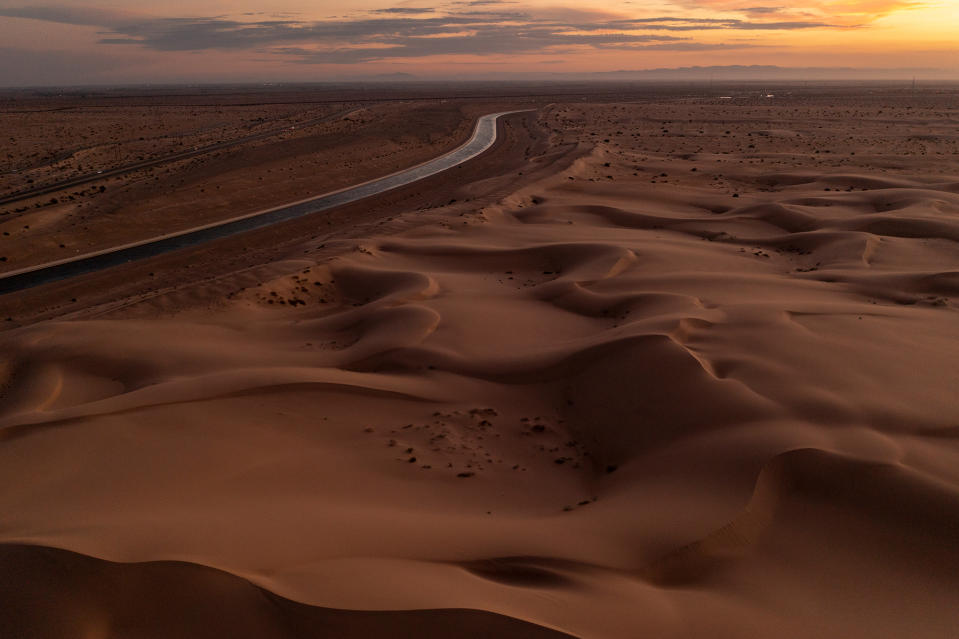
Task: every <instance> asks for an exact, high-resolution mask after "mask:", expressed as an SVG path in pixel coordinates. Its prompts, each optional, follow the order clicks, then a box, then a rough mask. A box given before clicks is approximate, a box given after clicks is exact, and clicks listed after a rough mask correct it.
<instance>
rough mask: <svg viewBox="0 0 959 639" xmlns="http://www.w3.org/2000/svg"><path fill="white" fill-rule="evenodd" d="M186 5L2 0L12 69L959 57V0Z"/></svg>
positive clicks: (193, 75) (315, 72) (225, 69)
mask: <svg viewBox="0 0 959 639" xmlns="http://www.w3.org/2000/svg"><path fill="white" fill-rule="evenodd" d="M184 4H185V3H184ZM173 5H174V3H170V2H164V3H155V2H145V1H128V2H122V3H120V2H94V1H87V0H64V1H62V2H60V3H57V4H33V3H26V2H24V1H23V0H20V1H19V2H11V1H9V0H0V36H3V41H4V42H5V43H7V44H5V45H0V46H2V47H3V48H2V49H0V61H3V62H0V83H2V84H6V85H17V84H25V83H26V82H24V80H29V79H30V78H31V77H35V78H37V80H38V81H37V82H35V83H36V84H42V83H44V82H61V83H62V82H65V81H66V80H67V79H68V78H69V79H72V80H75V81H74V82H70V83H71V84H82V83H84V82H90V83H97V82H108V81H111V80H113V81H131V80H132V79H133V77H137V78H140V79H141V80H142V81H145V82H151V81H155V82H162V81H175V80H186V81H189V80H194V79H196V80H203V79H207V80H209V79H213V78H215V77H217V76H221V77H222V79H223V80H229V81H236V80H243V79H247V80H251V81H258V80H261V79H265V78H270V79H275V80H310V79H315V80H322V79H333V78H336V79H346V78H349V77H351V76H355V77H366V76H370V75H376V74H389V73H396V72H402V73H410V74H415V75H418V76H423V77H431V76H437V77H443V76H449V75H460V74H461V73H463V72H466V73H467V74H469V73H479V74H482V73H483V72H489V71H491V70H494V69H496V68H497V67H498V66H501V65H503V64H504V62H508V63H509V66H510V71H512V72H514V73H536V72H538V71H540V72H549V73H556V72H560V71H568V72H589V71H612V70H616V69H643V68H653V67H664V66H689V65H710V64H754V63H756V62H760V61H761V62H762V63H764V64H780V65H783V66H853V67H855V66H870V67H884V66H885V67H903V66H910V65H912V66H923V67H937V68H941V69H947V70H948V69H957V68H959V45H957V44H956V42H955V38H954V37H951V32H950V30H949V28H948V26H949V24H950V22H949V21H950V20H951V19H952V18H955V19H956V21H953V22H951V24H952V26H953V27H957V25H959V9H957V5H959V0H944V1H930V2H912V1H904V0H845V1H843V2H833V1H831V0H802V6H789V7H787V6H779V5H776V4H773V3H770V4H769V5H768V6H759V5H757V4H756V3H755V2H749V1H748V0H747V1H744V2H743V1H740V2H737V1H736V0H688V1H687V0H679V1H678V2H674V3H661V2H657V3H651V2H642V1H633V2H630V1H623V2H591V1H590V0H581V1H580V2H576V3H575V5H571V4H563V3H561V2H539V1H536V0H530V1H528V2H522V1H515V2H513V1H507V0H478V1H475V0H474V1H464V2H447V3H439V4H435V5H433V4H428V3H424V2H392V3H387V2H378V1H376V0H372V1H371V2H369V3H355V4H354V3H351V4H350V5H349V9H347V10H345V11H344V7H343V5H342V3H336V4H334V3H329V2H310V3H304V2H291V1H285V0H283V1H277V2H245V1H241V2H221V1H217V0H196V1H195V2H191V3H189V4H188V5H187V6H188V7H189V11H186V10H183V9H182V7H180V9H181V10H180V11H177V10H176V9H177V7H176V6H173ZM944 21H945V27H946V28H944ZM957 28H959V27H957ZM825 53H828V55H824V54H825ZM757 56H761V59H760V58H757ZM186 61H189V63H188V64H185V62H186Z"/></svg>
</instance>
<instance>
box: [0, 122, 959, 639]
mask: <svg viewBox="0 0 959 639" xmlns="http://www.w3.org/2000/svg"><path fill="white" fill-rule="evenodd" d="M564 108H566V107H562V106H559V107H555V108H554V109H553V110H552V111H550V110H546V111H545V113H544V114H543V115H542V116H541V117H542V118H543V120H544V122H546V123H550V122H551V120H550V118H556V117H559V115H562V114H563V113H564V111H563V110H562V109H564ZM569 108H573V107H569ZM576 108H579V107H578V106H576ZM597 108H599V107H597ZM604 108H605V107H604ZM617 108H618V107H609V109H610V110H611V111H606V112H603V111H600V112H599V113H601V114H602V113H606V114H609V113H610V112H614V111H615V110H616V109H617ZM557 114H559V115H557ZM594 116H595V114H594ZM564 117H565V116H564ZM610 117H612V116H610ZM570 126H572V125H570ZM725 126H728V127H732V126H733V125H731V124H727V125H725ZM741 126H743V127H751V126H754V125H751V124H748V123H747V124H742V125H741ZM584 135H585V133H584ZM643 152H645V153H648V150H645V151H643ZM629 153H630V152H629V151H627V150H623V149H621V148H617V147H616V145H615V144H613V143H610V144H607V145H603V144H598V145H596V146H595V148H594V150H593V152H592V153H590V154H587V155H585V156H583V157H581V158H579V159H576V160H575V161H571V163H569V164H568V166H566V168H565V169H564V170H562V171H559V172H558V173H556V174H554V175H551V176H549V177H546V178H543V179H537V180H535V181H533V182H531V183H528V184H527V185H525V186H523V187H522V188H520V189H518V190H516V191H515V192H513V193H511V194H510V195H508V196H507V197H505V198H502V199H500V200H499V201H497V202H495V203H492V204H483V205H477V206H476V207H474V208H473V209H471V210H468V211H465V212H464V211H462V210H461V209H457V211H458V212H459V213H461V214H454V213H452V212H451V211H450V210H446V209H438V210H433V211H429V212H423V211H420V212H406V213H404V214H402V215H401V216H400V218H401V219H400V221H402V219H408V220H409V224H408V225H407V226H406V227H405V228H406V230H404V231H402V232H398V233H393V234H384V235H371V236H370V237H368V238H363V239H361V240H359V241H357V242H355V244H354V245H353V247H352V249H353V250H351V251H348V252H343V253H342V254H340V255H339V256H338V257H335V258H333V259H329V260H327V259H324V260H313V259H311V258H310V254H309V253H306V254H305V255H304V254H302V253H301V254H300V255H299V256H298V257H296V258H295V259H294V258H292V257H291V258H290V259H288V260H287V261H285V262H283V263H282V264H280V265H278V266H277V268H276V269H275V270H276V271H277V272H279V273H281V274H279V275H276V276H274V277H271V278H267V279H264V280H261V281H250V279H249V277H248V275H244V274H238V275H237V276H236V278H234V279H232V280H230V279H229V278H226V279H223V280H220V283H219V284H218V286H219V287H220V288H218V289H209V288H208V289H205V294H206V295H207V296H208V297H209V298H210V302H209V303H208V304H206V305H200V306H197V305H192V306H190V307H189V308H184V309H182V310H181V311H180V312H177V313H173V314H172V316H171V315H170V314H168V315H167V316H164V317H162V318H149V317H143V316H142V314H141V316H139V317H137V318H135V319H132V318H124V317H122V316H112V317H111V316H107V317H101V318H98V319H92V318H87V319H70V320H66V319H65V320H61V321H50V322H42V323H37V324H34V325H31V326H26V327H22V328H18V329H15V330H10V331H6V332H5V333H3V334H2V335H0V340H2V348H3V352H4V353H5V355H6V356H5V359H4V371H3V374H4V377H3V380H4V387H3V388H4V391H3V392H4V398H5V399H4V402H3V405H2V413H0V485H2V486H4V488H3V489H2V490H0V512H2V513H3V517H2V518H0V542H3V543H5V544H6V545H4V546H0V573H2V579H0V582H2V583H4V584H5V587H6V588H8V589H9V593H8V594H9V596H15V597H17V598H18V599H17V601H18V602H19V603H18V604H17V605H16V606H14V608H12V609H7V610H6V611H5V612H4V611H0V622H2V623H7V624H19V626H15V627H17V628H20V629H21V632H22V634H23V635H24V636H44V637H47V636H49V637H59V636H68V635H69V634H70V633H71V631H72V630H68V629H72V628H75V627H76V626H74V625H73V624H75V623H77V622H78V620H82V622H83V623H84V624H86V625H85V626H84V628H86V629H87V631H88V632H90V633H94V630H95V629H99V630H97V632H102V633H103V636H144V637H147V636H158V635H157V634H156V633H157V632H161V630H162V632H161V634H162V633H167V634H169V633H173V634H177V633H184V632H189V633H192V636H207V635H208V636H222V634H223V633H228V634H233V635H235V636H245V635H244V634H243V633H246V634H249V635H250V636H254V635H255V636H276V637H311V636H404V635H403V633H406V635H409V636H431V635H436V636H471V635H470V634H469V633H470V632H472V633H473V634H474V635H475V636H493V635H495V636H538V634H537V633H539V634H542V635H543V636H552V635H554V634H556V633H567V634H570V635H575V636H582V637H610V638H613V637H622V638H626V637H635V636H640V635H641V636H650V637H702V636H711V637H747V636H756V637H769V636H778V637H809V636H821V637H875V636H917V637H949V636H953V635H954V632H955V628H956V627H959V609H957V607H956V606H955V602H956V597H957V595H959V580H957V578H956V574H959V572H957V569H959V430H957V424H959V402H957V401H956V393H955V389H956V386H957V381H959V340H957V329H956V327H957V326H959V322H957V319H959V316H957V303H959V302H957V295H959V275H957V274H959V250H957V244H956V242H957V240H959V186H957V185H959V176H952V175H949V174H948V173H947V172H944V173H943V174H941V175H930V174H929V173H926V172H923V173H921V174H920V173H910V172H909V171H908V170H902V171H899V172H897V173H896V175H894V176H883V175H880V174H879V172H878V171H874V172H873V174H868V175H867V174H864V172H865V171H866V170H867V169H868V167H865V168H863V167H862V166H860V167H858V168H855V167H854V168H849V167H846V168H843V167H840V168H838V169H837V168H830V167H817V166H809V164H811V163H807V164H805V165H804V164H802V163H801V162H797V164H796V166H794V167H792V168H789V169H788V170H787V169H783V168H782V167H769V166H757V165H751V166H749V168H748V169H746V168H744V169H742V170H741V171H740V173H739V174H738V177H737V180H739V182H740V184H741V185H748V188H746V187H743V186H740V187H739V190H738V191H737V193H736V195H737V197H733V195H732V194H731V193H728V192H717V189H716V188H715V187H714V182H713V181H714V180H715V177H714V176H713V175H712V174H708V175H707V173H708V172H709V171H713V170H714V169H715V167H714V166H713V165H712V164H711V162H712V160H710V159H709V158H700V159H698V160H697V159H695V158H692V159H690V158H678V157H674V155H675V154H673V155H669V154H664V155H663V156H662V157H659V158H658V159H657V160H655V161H656V162H663V163H666V162H671V163H672V164H670V165H669V167H670V168H669V169H668V170H666V171H659V170H658V169H657V172H656V175H658V174H659V173H660V172H663V173H667V174H668V173H671V172H676V171H679V170H680V169H682V170H684V171H685V172H687V173H691V172H690V171H688V169H689V166H690V164H692V165H693V166H695V167H697V168H698V169H699V170H698V171H697V172H696V173H697V174H700V175H699V176H698V177H696V178H695V180H694V179H693V178H684V180H686V181H681V182H680V183H678V184H677V183H676V182H672V183H671V182H670V181H669V180H668V179H667V180H665V183H661V182H660V181H656V182H651V181H650V179H649V175H646V176H645V177H642V178H640V177H639V176H636V175H632V174H633V173H639V171H634V170H632V169H633V166H634V164H633V162H634V161H636V162H638V161H639V160H638V159H637V158H632V159H631V158H630V157H629ZM637 153H638V152H637ZM646 157H649V155H647V156H646ZM647 162H649V163H650V164H651V163H653V160H647ZM607 163H608V164H609V165H610V166H607ZM800 169H802V170H800ZM696 180H698V181H696ZM824 184H831V185H837V184H841V185H842V186H843V188H842V190H838V187H835V186H830V187H824V186H823V185H824ZM773 185H775V186H773ZM825 188H828V189H829V190H828V192H827V191H825V190H824V189H825ZM740 191H741V192H740ZM44 547H47V548H48V549H46V550H45V549H44ZM53 549H61V550H53ZM68 551H69V552H68ZM75 553H79V554H75ZM112 562H119V563H112ZM143 562H150V563H143ZM17 584H19V585H17ZM45 599H46V601H44V600H45ZM344 610H350V611H353V612H342V611H344ZM358 611H366V612H358ZM369 611H379V612H375V613H373V612H369ZM386 611H393V612H386ZM399 611H407V612H403V613H401V612H399ZM411 611H419V612H411ZM97 624H99V625H97ZM191 624H192V625H191ZM124 629H131V630H130V634H123V630H124ZM31 632H32V633H34V634H30V633H31ZM151 633H153V634H151ZM204 633H206V634H204ZM324 633H326V634H324Z"/></svg>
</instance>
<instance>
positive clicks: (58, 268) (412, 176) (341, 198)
mask: <svg viewBox="0 0 959 639" xmlns="http://www.w3.org/2000/svg"><path fill="white" fill-rule="evenodd" d="M510 113H519V111H506V112H502V113H491V114H489V115H484V116H482V117H480V118H479V120H478V121H477V123H476V128H475V129H474V131H473V136H472V137H471V138H470V139H469V141H467V142H466V143H465V144H463V145H462V146H460V147H458V148H456V149H454V150H452V151H450V152H449V153H446V154H445V155H441V156H440V157H437V158H434V159H432V160H430V161H429V162H425V163H423V164H420V165H417V166H414V167H412V168H409V169H405V170H403V171H399V172H397V173H393V174H392V175H387V176H385V177H381V178H378V179H376V180H371V181H369V182H364V183H363V184H358V185H356V186H352V187H350V188H347V189H342V190H340V191H334V192H332V193H326V194H324V195H320V196H317V197H314V198H310V199H308V200H301V201H299V202H294V203H292V204H287V205H284V206H280V207H277V208H273V209H268V210H266V211H259V212H256V213H250V214H248V215H243V216H240V217H235V218H231V219H228V220H222V221H220V222H214V223H213V224H207V225H205V226H198V227H195V228H192V229H187V230H185V231H178V232H176V233H170V234H167V235H161V236H159V237H153V238H149V239H146V240H141V241H139V242H134V243H131V244H124V245H122V246H115V247H113V248H109V249H105V250H102V251H97V252H95V253H88V254H86V255H79V256H77V257H72V258H67V259H65V260H60V261H57V262H50V263H47V264H39V265H36V266H31V267H27V268H25V269H20V270H18V271H11V272H9V273H4V274H0V294H4V293H11V292H13V291H19V290H23V289H26V288H32V287H34V286H39V285H40V284H46V283H48V282H55V281H57V280H62V279H66V278H69V277H74V276H76V275H81V274H83V273H89V272H92V271H99V270H101V269H105V268H109V267H111V266H116V265H118V264H124V263H126V262H132V261H134V260H140V259H144V258H147V257H153V256H154V255H160V254H161V253H167V252H170V251H175V250H177V249H181V248H186V247H190V246H196V245H198V244H202V243H204V242H209V241H211V240H216V239H219V238H221V237H227V236H230V235H236V234H237V233H243V232H244V231H250V230H253V229H258V228H263V227H264V226H270V225H271V224H276V223H278V222H284V221H286V220H292V219H294V218H298V217H302V216H304V215H310V214H312V213H317V212H319V211H325V210H328V209H331V208H334V207H337V206H342V205H344V204H349V203H351V202H356V201H357V200H362V199H363V198H367V197H370V196H372V195H378V194H380V193H385V192H386V191H391V190H393V189H396V188H399V187H401V186H406V185H407V184H411V183H413V182H417V181H419V180H422V179H424V178H427V177H430V176H431V175H436V174H437V173H441V172H442V171H446V170H447V169H450V168H452V167H454V166H456V165H458V164H462V163H463V162H466V161H468V160H471V159H473V158H475V157H476V156H478V155H480V154H481V153H483V152H484V151H486V150H487V149H489V148H490V147H491V146H493V144H494V143H495V142H496V121H497V120H498V119H499V118H500V117H501V116H503V115H509V114H510Z"/></svg>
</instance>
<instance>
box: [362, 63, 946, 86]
mask: <svg viewBox="0 0 959 639" xmlns="http://www.w3.org/2000/svg"><path fill="white" fill-rule="evenodd" d="M913 78H916V79H917V80H940V81H954V82H959V69H936V68H925V67H915V68H913V67H903V68H898V69H880V68H855V67H780V66H775V65H769V64H753V65H738V64H737V65H725V66H718V65H717V66H707V67H702V66H692V67H673V68H658V69H622V70H618V71H593V72H565V71H558V72H513V73H509V72H506V73H495V74H492V73H490V74H486V73H477V74H470V75H463V76H459V77H457V78H455V79H459V80H467V81H469V80H514V81H535V80H539V81H549V80H552V81H590V80H592V81H596V80H610V81H614V80H615V81H630V80H633V81H643V80H650V81H655V80H661V81H669V80H676V81H710V80H715V81H754V80H755V81H762V80H771V81H776V80H781V81H790V82H795V81H800V82H801V81H807V80H808V81H828V80H840V81H841V80H848V81H855V80H906V81H909V80H912V79H913ZM364 79H366V80H374V81H396V82H403V81H409V82H423V81H430V80H450V79H454V78H445V77H435V76H427V75H422V76H418V75H413V74H410V73H384V74H379V75H375V76H367V77H366V78H364Z"/></svg>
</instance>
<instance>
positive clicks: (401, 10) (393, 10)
mask: <svg viewBox="0 0 959 639" xmlns="http://www.w3.org/2000/svg"><path fill="white" fill-rule="evenodd" d="M435 11H436V9H433V8H432V7H422V8H416V7H390V8H388V9H373V10H372V11H370V13H388V14H400V15H416V14H419V13H434V12H435Z"/></svg>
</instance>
